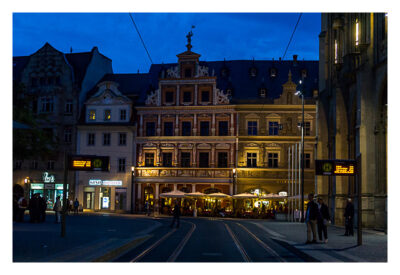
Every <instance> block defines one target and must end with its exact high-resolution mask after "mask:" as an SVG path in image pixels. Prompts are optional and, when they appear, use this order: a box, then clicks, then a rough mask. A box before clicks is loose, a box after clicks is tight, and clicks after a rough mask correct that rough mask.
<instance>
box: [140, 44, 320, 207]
mask: <svg viewBox="0 0 400 275" xmlns="http://www.w3.org/2000/svg"><path fill="white" fill-rule="evenodd" d="M187 48H188V49H187V51H185V52H183V53H181V54H178V55H177V57H178V62H177V63H174V64H153V65H152V66H151V68H150V71H149V81H150V86H149V87H150V88H149V89H148V90H147V91H146V93H142V95H141V96H140V98H139V99H138V104H137V105H136V107H135V108H136V110H137V131H138V132H137V138H136V158H137V163H136V164H137V167H136V169H135V171H136V172H135V186H136V188H135V194H136V210H138V211H140V210H142V209H143V206H144V204H145V202H146V201H148V202H149V204H150V205H151V206H152V207H154V208H155V209H156V210H161V211H162V209H163V207H164V206H165V204H166V203H167V201H166V200H165V199H161V198H160V196H159V195H160V193H165V192H169V191H173V190H180V191H184V192H196V191H199V192H203V193H215V192H222V193H226V194H229V195H234V194H237V193H242V192H249V191H250V192H261V193H262V192H264V193H278V192H281V191H284V192H287V191H288V190H287V189H288V183H287V180H288V166H287V155H288V147H289V146H290V145H293V144H295V143H298V142H300V139H301V135H300V134H301V131H300V130H299V128H298V123H299V122H301V114H302V108H301V107H302V106H301V99H300V98H298V97H297V96H295V95H294V94H295V92H296V90H297V89H296V88H297V84H296V83H298V82H299V80H300V79H302V80H303V81H304V85H303V89H304V92H305V98H306V106H305V117H306V122H308V124H307V125H308V126H307V127H308V132H307V133H308V134H307V135H306V137H305V144H306V150H305V153H306V154H308V157H309V162H308V164H309V166H308V167H307V168H306V176H305V178H306V187H305V192H309V191H314V170H313V165H314V152H315V150H314V147H315V146H314V145H315V129H316V121H315V118H316V113H315V101H314V99H313V95H314V94H316V89H317V85H318V62H317V61H299V60H297V56H294V57H293V60H288V61H281V60H279V61H274V60H272V61H254V60H253V61H249V60H237V61H225V60H224V61H213V62H202V61H199V57H200V55H199V54H197V53H194V52H192V51H191V48H192V46H191V45H190V43H189V44H188V45H187ZM225 206H227V207H229V205H225Z"/></svg>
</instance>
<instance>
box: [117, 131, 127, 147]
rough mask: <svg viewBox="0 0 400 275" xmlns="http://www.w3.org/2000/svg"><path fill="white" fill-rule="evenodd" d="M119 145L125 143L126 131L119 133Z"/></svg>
mask: <svg viewBox="0 0 400 275" xmlns="http://www.w3.org/2000/svg"><path fill="white" fill-rule="evenodd" d="M118 145H120V146H125V145H126V133H119V143H118Z"/></svg>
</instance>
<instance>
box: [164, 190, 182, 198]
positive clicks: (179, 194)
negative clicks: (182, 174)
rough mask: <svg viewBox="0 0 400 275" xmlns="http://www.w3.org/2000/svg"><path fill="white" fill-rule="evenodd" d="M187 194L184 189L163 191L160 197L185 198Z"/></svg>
mask: <svg viewBox="0 0 400 275" xmlns="http://www.w3.org/2000/svg"><path fill="white" fill-rule="evenodd" d="M185 194H186V193H184V192H182V191H179V190H174V191H171V192H167V193H161V194H160V197H163V198H183V197H185Z"/></svg>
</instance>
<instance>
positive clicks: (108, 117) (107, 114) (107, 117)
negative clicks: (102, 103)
mask: <svg viewBox="0 0 400 275" xmlns="http://www.w3.org/2000/svg"><path fill="white" fill-rule="evenodd" d="M104 120H111V110H104Z"/></svg>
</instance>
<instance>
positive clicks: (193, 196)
mask: <svg viewBox="0 0 400 275" xmlns="http://www.w3.org/2000/svg"><path fill="white" fill-rule="evenodd" d="M204 196H205V194H204V193H201V192H193V193H186V194H185V197H189V198H194V211H193V217H197V206H196V204H197V199H198V198H202V197H204Z"/></svg>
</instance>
